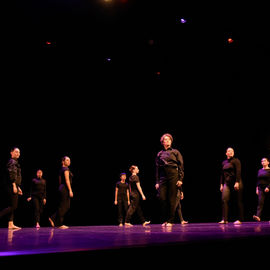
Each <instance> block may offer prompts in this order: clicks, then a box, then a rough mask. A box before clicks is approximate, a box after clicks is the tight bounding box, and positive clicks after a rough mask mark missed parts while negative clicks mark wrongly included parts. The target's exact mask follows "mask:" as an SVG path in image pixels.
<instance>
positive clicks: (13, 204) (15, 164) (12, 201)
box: [0, 147, 23, 229]
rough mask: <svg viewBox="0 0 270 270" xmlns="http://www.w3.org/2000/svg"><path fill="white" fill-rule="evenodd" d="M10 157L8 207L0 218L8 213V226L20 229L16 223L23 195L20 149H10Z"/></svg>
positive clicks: (7, 178) (7, 170) (7, 192)
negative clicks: (19, 198) (20, 199)
mask: <svg viewBox="0 0 270 270" xmlns="http://www.w3.org/2000/svg"><path fill="white" fill-rule="evenodd" d="M10 156H11V157H10V159H9V161H8V163H7V166H6V177H5V178H6V183H5V184H6V194H7V199H8V207H6V208H5V209H3V210H2V211H1V212H0V218H1V217H2V216H5V215H7V217H8V228H9V229H20V227H18V226H16V225H14V212H15V210H16V209H17V207H18V196H19V195H22V194H23V193H22V190H21V188H20V186H21V182H22V175H21V166H20V164H19V161H18V159H19V157H20V149H19V148H18V147H13V148H12V149H11V151H10Z"/></svg>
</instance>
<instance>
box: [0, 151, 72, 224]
mask: <svg viewBox="0 0 270 270" xmlns="http://www.w3.org/2000/svg"><path fill="white" fill-rule="evenodd" d="M19 157H20V149H19V148H18V147H13V148H12V149H11V151H10V159H9V160H8V162H7V166H6V174H5V180H6V181H5V182H6V183H5V184H6V185H5V189H6V192H5V193H6V197H7V207H5V208H4V209H3V210H1V211H0V218H1V217H3V216H7V218H8V228H9V229H21V228H20V227H19V226H16V225H15V224H14V213H15V210H16V209H17V207H18V196H20V195H23V192H22V189H21V182H22V175H21V166H20V164H19ZM61 163H62V166H61V168H60V170H59V189H58V191H59V204H58V207H57V209H56V211H55V213H54V214H53V215H52V216H51V217H49V222H50V224H51V226H52V227H58V228H61V229H67V228H68V226H66V225H64V224H63V222H64V216H65V214H66V213H67V212H68V210H69V208H70V198H72V197H73V191H72V187H71V185H72V177H73V174H72V172H71V171H70V169H69V166H70V163H71V161H70V158H69V157H68V156H64V157H63V158H62V160H61ZM27 201H32V202H33V206H34V220H35V226H36V228H40V217H41V214H42V212H43V207H44V205H45V204H46V180H45V179H44V178H43V171H42V170H41V169H38V170H37V172H36V177H35V178H34V179H32V183H31V190H30V196H29V197H28V198H27Z"/></svg>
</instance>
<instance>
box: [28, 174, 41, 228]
mask: <svg viewBox="0 0 270 270" xmlns="http://www.w3.org/2000/svg"><path fill="white" fill-rule="evenodd" d="M31 200H32V202H33V206H34V221H35V224H36V228H40V216H41V214H42V212H43V207H44V205H45V204H46V180H45V179H44V178H43V171H42V170H37V172H36V178H33V179H32V184H31V190H30V196H29V198H27V201H28V202H30V201H31Z"/></svg>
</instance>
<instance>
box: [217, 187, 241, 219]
mask: <svg viewBox="0 0 270 270" xmlns="http://www.w3.org/2000/svg"><path fill="white" fill-rule="evenodd" d="M231 192H233V193H234V194H235V196H236V201H237V206H238V219H239V220H240V221H243V220H244V206H243V200H242V197H243V184H242V182H240V183H239V190H235V189H234V185H233V184H224V186H223V191H222V204H223V219H224V221H228V214H229V201H230V197H231Z"/></svg>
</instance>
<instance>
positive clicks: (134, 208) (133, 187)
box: [125, 165, 150, 227]
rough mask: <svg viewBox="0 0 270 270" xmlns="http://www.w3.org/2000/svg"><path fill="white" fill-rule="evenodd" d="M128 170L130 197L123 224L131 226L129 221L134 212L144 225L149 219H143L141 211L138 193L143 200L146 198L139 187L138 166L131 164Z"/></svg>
mask: <svg viewBox="0 0 270 270" xmlns="http://www.w3.org/2000/svg"><path fill="white" fill-rule="evenodd" d="M129 171H130V172H131V173H132V175H131V176H130V177H129V189H130V197H131V203H130V206H129V208H128V212H127V216H126V220H125V226H127V227H130V226H133V225H132V224H131V223H130V221H131V218H132V216H133V214H134V213H135V212H136V213H137V215H138V218H139V220H140V222H141V223H142V225H143V226H146V225H148V224H149V223H150V221H145V218H144V216H143V212H142V209H141V206H140V195H141V197H142V199H143V200H146V197H145V196H144V194H143V190H142V188H141V184H140V179H139V176H138V175H137V174H138V173H139V168H138V167H137V166H135V165H132V166H131V167H130V169H129Z"/></svg>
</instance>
